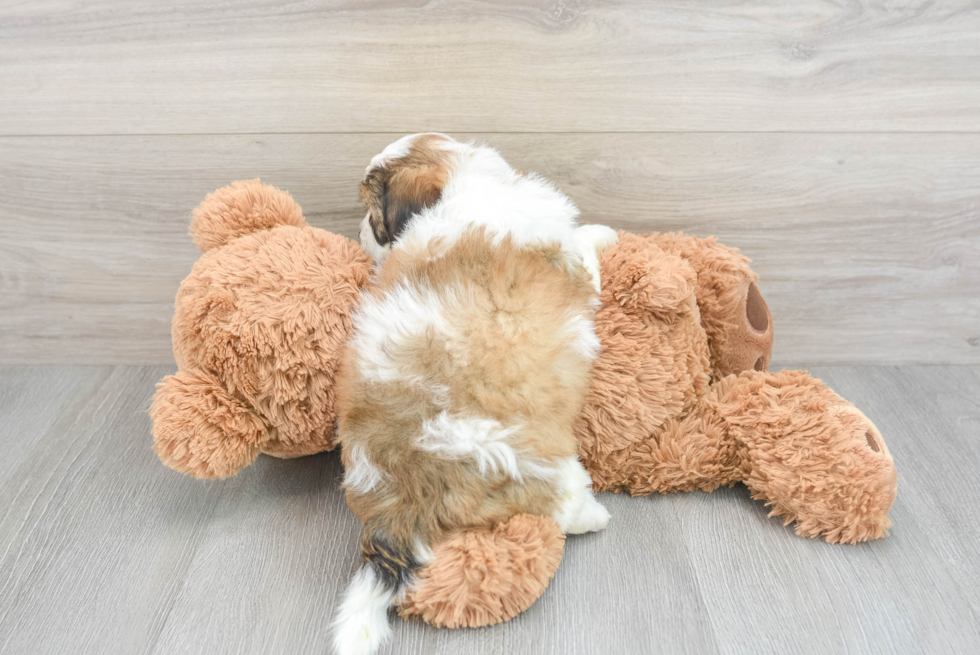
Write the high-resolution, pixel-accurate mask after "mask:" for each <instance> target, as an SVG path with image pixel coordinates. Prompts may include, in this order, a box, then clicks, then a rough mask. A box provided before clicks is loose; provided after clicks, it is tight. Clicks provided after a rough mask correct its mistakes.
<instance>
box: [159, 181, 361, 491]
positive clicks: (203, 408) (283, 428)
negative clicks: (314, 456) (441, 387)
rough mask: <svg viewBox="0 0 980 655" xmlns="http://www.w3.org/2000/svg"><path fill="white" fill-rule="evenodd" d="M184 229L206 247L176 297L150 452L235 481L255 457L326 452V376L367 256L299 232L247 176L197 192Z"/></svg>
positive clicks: (304, 228) (329, 444) (296, 218)
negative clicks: (168, 372) (169, 364)
mask: <svg viewBox="0 0 980 655" xmlns="http://www.w3.org/2000/svg"><path fill="white" fill-rule="evenodd" d="M191 230H192V234H193V236H194V240H195V242H196V243H197V244H198V246H199V247H200V248H201V249H202V250H204V251H205V252H204V254H203V255H202V257H201V258H200V260H198V261H197V263H196V264H195V265H194V268H193V270H192V271H191V273H190V275H188V276H187V278H186V279H185V280H184V281H183V282H182V283H181V286H180V290H179V291H178V293H177V299H176V307H175V313H174V320H173V326H172V330H171V332H172V338H173V347H174V357H175V359H176V360H177V366H178V368H179V370H178V372H177V373H176V374H175V375H173V376H168V377H166V378H164V380H163V381H162V382H161V383H160V385H159V389H158V392H157V394H156V396H155V398H154V401H153V406H152V408H151V414H152V417H153V423H154V426H153V428H154V429H153V432H154V440H155V448H156V451H157V453H158V454H159V455H160V457H161V459H163V460H164V462H165V463H167V464H168V465H169V466H171V467H172V468H175V469H177V470H179V471H183V472H185V473H190V474H192V475H194V476H195V477H208V478H210V477H227V476H229V475H234V474H235V473H237V472H238V470H239V469H240V468H242V467H243V466H246V465H248V464H249V463H251V461H253V460H254V459H255V457H257V456H258V454H259V453H260V452H265V453H268V454H271V455H276V456H280V457H297V456H301V455H308V454H311V453H315V452H320V451H324V450H330V449H331V448H333V446H334V434H333V430H334V423H335V421H336V410H335V388H334V376H335V373H336V370H337V366H338V364H339V360H340V351H341V349H342V347H343V346H344V344H345V343H346V341H347V338H348V336H349V335H350V332H351V329H352V323H351V314H352V312H353V311H354V309H355V308H356V306H357V302H358V299H359V296H360V291H361V288H362V287H364V286H365V285H366V284H367V282H368V278H369V274H370V266H371V265H370V261H369V259H368V257H367V255H366V254H365V253H364V252H363V250H361V248H360V246H359V245H358V244H356V243H354V242H353V241H351V240H349V239H346V238H344V237H341V236H338V235H335V234H331V233H329V232H326V231H324V230H319V229H316V228H313V227H310V226H309V225H307V224H306V222H305V221H304V220H303V217H302V211H301V210H300V208H299V206H298V205H297V204H296V203H295V202H294V201H293V200H292V198H291V197H290V196H289V195H288V194H287V193H285V192H282V191H279V190H278V189H274V188H272V187H269V186H265V185H262V184H260V183H259V181H258V180H254V181H251V182H241V183H236V184H234V185H232V186H231V187H226V188H224V189H219V190H218V191H216V192H215V193H213V194H211V195H210V196H208V197H207V199H205V201H204V202H203V203H202V204H201V206H200V207H198V209H197V210H196V211H195V212H194V218H193V221H192V224H191Z"/></svg>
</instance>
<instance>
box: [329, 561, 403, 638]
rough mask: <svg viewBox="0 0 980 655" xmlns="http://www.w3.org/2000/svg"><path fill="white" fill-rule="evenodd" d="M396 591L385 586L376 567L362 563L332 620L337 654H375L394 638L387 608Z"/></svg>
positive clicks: (392, 600)
mask: <svg viewBox="0 0 980 655" xmlns="http://www.w3.org/2000/svg"><path fill="white" fill-rule="evenodd" d="M394 600H395V592H394V591H392V590H390V589H386V588H385V587H384V585H383V584H381V581H380V580H378V577H377V575H376V574H375V572H374V569H373V568H372V567H371V566H369V565H366V566H362V567H361V568H360V569H358V571H357V573H355V574H354V578H353V579H352V580H351V581H350V584H349V585H348V586H347V592H346V593H345V594H344V602H343V603H341V605H340V610H339V611H338V612H337V618H336V619H334V623H333V647H334V652H335V653H336V654H337V655H372V654H373V653H375V652H377V650H378V649H379V648H380V647H381V646H382V645H383V644H384V643H385V642H387V641H388V639H390V638H391V626H390V625H389V624H388V608H389V607H391V605H392V603H393V602H394Z"/></svg>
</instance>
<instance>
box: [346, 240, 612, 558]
mask: <svg viewBox="0 0 980 655" xmlns="http://www.w3.org/2000/svg"><path fill="white" fill-rule="evenodd" d="M580 269H581V267H580V266H577V265H575V266H573V265H572V264H571V263H569V262H566V261H564V257H563V255H562V253H561V251H560V250H559V249H558V248H557V247H555V248H538V249H529V248H517V247H515V246H514V245H513V244H512V243H511V242H510V240H509V239H504V240H503V241H502V242H501V243H499V244H495V243H494V239H493V238H492V237H491V236H489V235H487V234H486V232H485V231H484V230H483V229H479V228H476V229H471V230H468V231H467V232H464V234H463V235H462V237H461V238H460V239H459V240H458V241H456V242H454V243H453V244H452V245H450V246H444V245H443V244H441V243H433V244H430V246H429V247H428V248H427V249H426V250H425V251H424V252H408V251H405V250H395V251H393V252H392V255H391V257H390V258H389V260H388V261H387V262H386V264H385V267H384V269H383V270H382V272H381V274H380V279H379V281H378V285H377V286H376V287H375V289H374V290H373V292H372V295H373V296H374V297H375V298H376V299H384V298H388V297H390V296H391V294H393V293H394V292H395V291H396V290H397V289H405V288H408V289H414V290H423V289H424V290H425V292H426V293H428V294H430V296H427V297H432V298H435V299H437V302H436V304H437V305H438V311H439V315H440V317H441V319H442V321H441V324H443V325H444V329H443V330H441V331H440V330H436V329H423V330H421V331H420V332H418V333H417V334H410V335H407V336H406V335H404V334H400V333H399V334H400V336H399V339H398V340H397V341H395V340H393V341H391V342H390V343H387V342H386V344H385V347H384V348H383V351H384V355H385V357H386V358H387V359H386V360H385V361H386V362H390V364H391V366H392V367H394V368H396V369H397V370H398V371H399V375H398V376H397V379H394V380H390V381H384V380H381V381H379V380H377V379H373V380H372V379H367V377H366V376H365V374H364V373H363V372H362V370H361V365H360V361H361V357H362V355H364V354H365V353H360V352H358V350H357V345H356V344H357V343H358V342H357V340H356V339H355V340H354V341H353V342H352V346H351V348H350V349H349V350H348V352H347V353H346V356H345V358H344V362H343V365H342V367H341V381H340V382H339V383H338V389H339V390H340V397H339V399H338V402H339V405H338V406H339V413H340V434H341V435H342V436H341V439H342V443H343V445H344V457H345V465H347V464H349V462H348V461H347V458H348V453H349V452H350V450H351V448H352V447H354V446H357V447H359V448H361V449H363V452H364V453H365V454H366V456H367V459H368V460H370V462H371V463H372V464H373V466H375V467H377V468H378V469H379V470H380V471H381V472H383V474H384V475H383V481H382V482H381V483H380V484H378V485H377V486H376V487H375V488H373V489H371V490H370V491H369V492H367V493H360V492H359V491H357V490H355V489H353V488H348V491H347V497H348V503H349V504H350V507H351V509H352V510H353V511H354V512H355V514H357V515H358V516H359V517H360V518H361V519H362V520H363V521H364V522H365V523H366V524H377V523H379V522H380V524H382V525H384V526H385V530H386V532H387V533H388V535H389V536H390V538H393V539H396V540H399V541H402V540H403V541H407V542H411V540H413V539H421V540H422V541H423V543H429V544H431V543H435V542H436V541H437V540H438V539H439V538H440V537H441V536H442V535H445V534H448V533H450V532H453V531H456V530H459V529H464V528H471V527H481V528H491V527H493V526H494V525H497V524H499V523H502V522H504V521H506V520H508V519H509V518H511V517H512V516H514V515H516V514H520V513H528V514H536V515H543V516H549V515H551V514H552V513H553V511H554V510H555V508H556V491H555V487H554V484H553V481H551V480H548V479H546V476H537V477H536V476H535V475H528V476H527V477H525V478H524V479H523V482H518V481H516V480H515V479H513V477H512V476H508V475H507V474H506V473H505V472H504V471H503V470H502V469H500V470H483V471H481V470H480V467H479V465H478V462H477V461H474V460H473V459H472V458H469V457H466V456H461V457H458V458H452V457H447V456H445V454H444V453H443V454H440V453H436V452H431V451H428V450H425V449H423V448H420V447H419V443H418V439H419V437H420V435H421V434H422V433H423V431H424V429H425V427H424V426H425V425H427V423H426V422H427V421H429V422H431V421H434V420H438V419H439V417H440V416H444V417H459V418H460V420H466V419H469V418H474V419H480V420H484V419H485V420H486V421H488V422H490V423H494V422H496V423H497V424H499V425H500V426H501V428H500V429H501V430H512V431H513V432H512V436H509V437H508V443H509V444H510V446H511V447H512V448H513V450H514V451H515V452H517V453H518V455H519V456H520V457H521V458H530V459H532V460H533V461H535V462H541V463H542V466H544V467H547V466H548V465H556V464H557V462H558V461H559V460H561V459H563V458H567V457H570V456H573V455H574V454H575V453H576V440H575V436H574V432H573V423H574V421H575V418H576V416H577V414H578V411H579V409H580V407H581V404H582V400H583V398H584V396H585V393H586V391H587V389H588V385H589V382H590V368H591V357H590V356H589V355H588V354H587V353H584V352H583V351H582V349H581V348H578V347H576V346H575V345H574V344H573V343H571V342H570V339H569V338H568V336H567V334H566V332H567V330H566V327H565V324H566V323H567V321H568V320H569V316H570V315H572V314H576V313H577V314H580V315H583V316H588V317H589V318H591V313H590V309H589V302H590V298H591V296H592V294H593V293H594V292H593V291H592V287H591V283H590V281H589V279H588V276H587V274H586V273H585V272H584V270H580ZM569 270H573V271H574V274H573V275H569V273H568V271H569ZM365 302H369V301H367V300H365ZM393 320H394V319H393ZM392 330H398V328H397V327H392ZM433 389H437V390H439V391H438V392H434V391H433ZM508 434H509V435H510V434H511V433H508Z"/></svg>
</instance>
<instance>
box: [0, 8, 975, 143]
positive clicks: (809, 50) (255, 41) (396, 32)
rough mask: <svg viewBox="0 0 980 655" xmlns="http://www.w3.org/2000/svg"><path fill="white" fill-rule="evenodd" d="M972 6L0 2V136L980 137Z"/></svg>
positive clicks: (973, 11)
mask: <svg viewBox="0 0 980 655" xmlns="http://www.w3.org/2000/svg"><path fill="white" fill-rule="evenodd" d="M978 33H980V8H978V5H977V3H976V2H936V3H925V2H918V1H914V2H901V3H893V2H851V1H844V2H828V1H826V0H794V1H793V2H782V1H779V0H772V1H768V2H766V1H761V2H760V1H750V2H691V3H654V2H644V1H643V0H620V1H618V2H602V3H598V2H590V1H587V0H561V1H555V0H543V1H534V0H531V1H527V0H522V1H514V0H508V1H504V2H407V3H406V2H392V1H391V0H371V1H364V0H333V1H324V0H311V1H303V2H283V1H282V0H275V1H273V0H248V1H246V2H211V1H203V2H202V1H200V0H177V1H172V2H156V1H154V2H151V1H150V0H95V1H90V2H84V3H63V2H19V3H4V4H3V6H2V7H0V89H2V93H3V102H0V134H20V135H24V134H145V133H153V134H163V133H171V134H173V133H177V134H184V133H219V132H220V133H270V132H385V131H392V132H415V131H421V130H429V129H439V130H441V131H466V130H469V131H492V132H502V131H525V132H555V131H612V132H629V131H655V132H661V131H750V132H757V131H896V130H899V131H958V132H962V131H977V130H978V129H980V38H977V34H978Z"/></svg>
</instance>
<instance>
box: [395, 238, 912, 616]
mask: <svg viewBox="0 0 980 655" xmlns="http://www.w3.org/2000/svg"><path fill="white" fill-rule="evenodd" d="M748 264H749V260H748V259H747V258H745V257H744V256H742V255H740V254H739V253H738V252H737V251H736V250H734V249H731V248H727V247H725V246H723V245H721V244H719V243H717V242H715V241H714V240H713V239H697V238H694V237H690V236H684V235H680V234H651V235H647V236H639V235H634V234H627V233H625V232H620V233H619V239H618V241H617V242H616V243H614V244H612V245H610V246H608V247H607V248H606V249H605V250H604V251H603V252H602V254H601V256H600V271H601V280H602V290H601V296H600V299H601V305H600V308H599V309H598V311H597V313H596V317H595V324H596V333H597V334H598V336H599V340H600V342H601V344H602V350H601V352H600V355H599V359H598V360H597V361H596V363H595V365H594V368H593V384H592V389H591V392H590V394H589V396H588V397H587V398H586V401H585V404H584V407H583V409H582V412H581V414H580V416H579V418H578V421H577V425H576V432H577V436H578V440H579V456H580V458H581V459H582V461H583V462H584V464H585V467H586V469H588V470H589V472H590V474H591V475H592V480H593V488H594V489H595V490H596V491H613V492H628V493H630V494H632V495H634V496H636V495H646V494H652V493H661V494H664V493H672V492H679V491H693V490H698V489H700V490H703V491H709V492H710V491H713V490H714V489H717V488H718V487H720V486H731V485H734V484H736V483H739V482H741V483H743V484H745V485H746V486H747V487H748V488H749V490H750V491H751V493H752V496H753V497H754V498H755V499H757V500H761V501H763V502H765V503H766V504H767V505H769V506H770V508H771V512H770V515H773V516H780V517H782V518H783V520H784V522H785V523H786V524H789V523H795V529H796V532H797V534H799V535H801V536H805V537H821V538H823V539H825V540H826V541H828V542H831V543H856V542H860V541H865V540H868V539H877V538H879V537H882V536H884V535H885V534H887V529H888V527H889V526H890V520H889V519H888V511H889V509H890V508H891V506H892V503H893V501H894V499H895V494H896V490H897V478H896V473H895V465H894V462H893V460H892V457H891V455H890V454H889V452H888V448H887V446H886V445H885V442H884V439H883V438H882V436H881V434H880V433H879V432H878V430H877V428H876V427H875V426H874V424H873V423H872V422H871V421H870V420H869V419H868V418H867V417H866V416H864V414H863V413H861V411H860V410H858V409H857V408H856V407H854V406H853V405H852V404H851V403H849V402H847V401H846V400H844V399H843V398H841V397H840V396H838V395H837V394H835V393H834V392H833V391H831V390H830V389H829V388H828V387H827V386H826V385H824V384H823V383H822V382H821V381H820V380H817V379H815V378H813V377H811V376H810V375H809V374H808V373H806V372H804V371H780V372H776V373H770V372H768V365H769V360H770V356H771V348H772V341H773V328H772V318H771V315H770V313H769V309H768V307H767V306H766V304H765V301H764V300H763V298H762V295H761V294H760V292H759V290H758V287H757V284H756V283H757V282H758V279H757V276H756V274H755V273H754V272H753V271H752V270H751V269H750V268H749V266H748ZM563 546H564V541H563V539H562V537H561V533H560V530H558V528H557V525H555V524H554V522H553V521H550V520H549V519H545V518H543V517H530V516H517V517H514V518H513V519H511V521H510V522H509V523H507V524H504V525H502V526H498V527H496V528H495V529H494V530H484V531H471V532H468V533H463V534H458V535H454V536H453V537H451V538H450V539H449V540H447V541H445V542H443V543H442V544H440V545H439V546H438V547H437V548H436V550H435V553H434V554H435V559H434V561H433V563H432V564H430V565H429V566H428V567H426V568H425V569H423V570H422V571H421V572H420V574H419V580H418V581H417V584H416V585H415V587H414V589H413V590H412V591H410V592H409V593H408V594H407V595H406V597H405V599H404V600H403V601H402V603H401V605H400V607H399V612H400V614H401V615H402V616H404V617H407V618H422V619H424V620H426V621H427V622H429V623H431V624H433V625H437V626H443V627H463V626H465V627H476V626H482V625H489V624H493V623H497V622H500V621H504V620H507V619H510V618H512V617H513V616H515V615H516V614H518V613H520V612H521V611H523V610H524V609H526V608H527V607H528V606H530V604H531V603H532V602H533V601H534V600H536V599H537V597H538V596H539V595H540V594H541V593H543V591H544V589H545V587H546V586H547V585H548V582H549V580H550V579H551V576H552V575H553V574H554V572H555V570H556V569H557V567H558V564H559V563H560V561H561V557H562V552H563Z"/></svg>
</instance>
